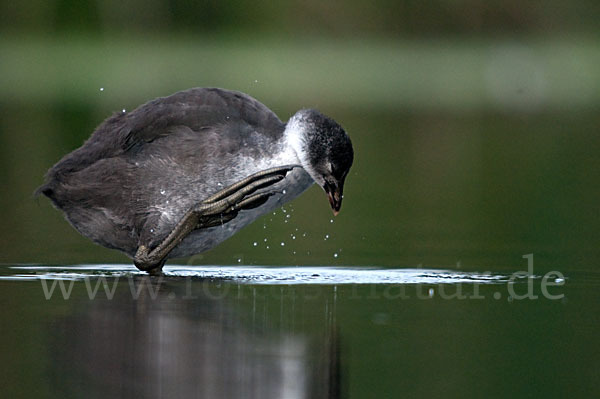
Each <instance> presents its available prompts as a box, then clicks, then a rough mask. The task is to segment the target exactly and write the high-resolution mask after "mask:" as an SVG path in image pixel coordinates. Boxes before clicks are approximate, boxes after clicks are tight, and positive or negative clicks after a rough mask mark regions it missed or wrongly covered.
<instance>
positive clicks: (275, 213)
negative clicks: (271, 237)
mask: <svg viewBox="0 0 600 399" xmlns="http://www.w3.org/2000/svg"><path fill="white" fill-rule="evenodd" d="M275 215H277V212H273V216H275ZM271 220H273V219H271Z"/></svg>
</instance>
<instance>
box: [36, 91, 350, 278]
mask: <svg viewBox="0 0 600 399" xmlns="http://www.w3.org/2000/svg"><path fill="white" fill-rule="evenodd" d="M352 160H353V150H352V144H351V142H350V138H349V137H348V136H347V135H346V132H345V131H344V129H343V128H342V127H341V126H340V125H339V124H337V123H336V122H335V121H334V120H333V119H331V118H329V117H327V116H325V115H323V114H321V113H320V112H318V111H316V110H313V109H304V110H300V111H298V112H297V113H296V114H295V115H293V116H292V117H291V118H290V120H289V121H288V122H287V123H286V124H284V123H283V122H281V121H280V120H279V118H278V117H277V116H276V115H275V114H274V113H273V112H272V111H271V110H269V109H268V108H267V107H266V106H264V105H263V104H261V103H260V102H259V101H257V100H255V99H254V98H252V97H250V96H248V95H246V94H244V93H240V92H235V91H229V90H224V89H216V88H195V89H190V90H185V91H181V92H178V93H175V94H173V95H171V96H169V97H164V98H157V99H155V100H152V101H150V102H148V103H146V104H144V105H142V106H140V107H138V108H137V109H135V110H133V111H131V112H119V113H115V114H114V115H113V116H111V117H109V118H108V119H106V120H105V121H104V122H103V123H102V124H100V126H98V128H97V129H96V130H95V131H94V133H93V134H92V136H91V137H90V138H89V139H88V140H87V141H86V142H85V143H84V144H83V146H81V147H80V148H78V149H76V150H75V151H73V152H72V153H70V154H68V155H66V156H65V157H64V158H63V159H62V160H60V162H58V163H57V164H56V165H54V166H53V167H52V168H51V169H50V170H49V171H48V173H47V174H46V183H45V184H44V185H42V186H41V187H40V188H39V189H38V191H37V192H38V193H42V194H44V195H46V196H47V197H48V198H50V199H51V200H52V202H53V203H54V205H55V206H56V207H57V208H58V209H60V210H62V211H63V212H64V213H65V215H66V218H67V220H68V221H69V222H70V223H71V224H72V225H73V226H74V227H75V228H76V229H77V231H79V232H80V233H81V234H83V235H84V236H86V237H88V238H90V239H92V240H93V241H95V242H97V243H99V244H101V245H104V246H105V247H108V248H114V249H118V250H121V251H123V252H125V253H126V254H127V255H128V256H130V257H132V258H133V261H134V263H135V265H136V266H137V267H138V268H139V269H140V270H146V271H152V272H157V271H160V270H161V269H162V266H163V265H164V263H165V261H166V260H167V259H168V258H173V257H180V256H189V255H193V254H196V253H199V252H202V251H205V250H207V249H210V248H212V247H214V246H215V245H217V244H219V243H220V242H222V241H223V240H225V239H227V238H229V237H230V236H232V235H233V234H234V233H235V232H236V231H238V230H239V229H241V228H242V227H244V226H246V225H247V224H249V223H250V222H252V221H254V220H255V219H256V218H258V217H259V216H260V215H262V214H264V213H266V212H269V211H271V210H273V209H275V208H277V207H280V206H281V205H283V204H284V203H286V202H288V201H291V200H292V199H294V198H296V197H297V196H298V195H300V194H301V193H302V192H303V191H305V190H306V189H307V188H308V187H310V186H311V185H312V184H313V183H314V182H316V183H317V184H319V185H320V186H321V187H322V188H323V189H324V190H325V192H326V193H327V196H328V197H329V202H330V204H331V208H332V209H333V212H334V214H337V213H338V211H339V210H340V206H341V204H342V189H343V186H344V179H345V178H346V175H347V174H348V171H349V169H350V166H351V165H352Z"/></svg>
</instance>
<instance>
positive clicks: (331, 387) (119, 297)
mask: <svg viewBox="0 0 600 399" xmlns="http://www.w3.org/2000/svg"><path fill="white" fill-rule="evenodd" d="M108 281H109V285H111V286H112V283H110V281H111V280H108ZM113 281H114V280H113ZM188 281H189V280H188ZM131 282H133V285H132V286H133V287H135V290H138V289H139V291H138V292H139V297H138V298H137V299H132V298H133V296H132V292H135V290H134V291H132V290H131V289H130V288H131V287H129V283H131ZM205 283H207V281H206V280H203V281H199V280H195V281H194V284H196V285H199V284H205ZM79 284H80V283H79ZM189 288H190V287H185V286H182V284H181V279H170V280H163V279H162V278H161V279H156V278H153V279H150V278H149V277H147V276H146V277H142V276H131V277H130V278H128V283H125V280H123V281H121V282H119V286H118V287H117V289H116V292H115V296H114V298H113V299H112V300H109V299H107V298H106V297H104V298H101V297H100V295H98V297H97V298H95V299H94V300H93V301H89V302H88V301H87V299H86V300H84V301H81V302H79V306H80V309H78V311H76V312H74V313H73V314H71V315H69V316H66V317H64V318H63V319H61V320H59V321H57V322H56V326H55V328H54V327H53V328H52V330H53V331H52V332H51V335H52V338H51V340H53V341H54V342H51V345H50V348H52V351H53V355H52V356H51V357H52V358H53V366H52V370H53V371H52V374H53V376H52V378H53V385H54V386H55V387H60V389H61V390H62V389H64V390H65V392H60V394H68V395H69V396H70V395H73V396H77V397H82V396H86V397H89V396H90V392H91V393H93V396H94V397H96V396H97V397H104V396H107V397H114V396H117V397H122V396H125V397H190V396H193V397H208V398H217V397H222V398H234V397H250V398H324V397H339V396H340V349H339V340H338V338H337V333H336V328H335V323H334V320H333V318H332V314H333V313H332V312H329V313H328V315H327V314H326V317H327V319H328V320H327V322H326V323H325V326H326V327H325V329H324V331H323V333H322V334H316V335H315V336H314V337H311V339H309V338H308V337H306V336H304V335H300V334H292V333H288V332H282V331H279V332H277V331H273V329H272V328H271V327H272V326H271V325H270V323H267V322H265V320H266V316H265V314H263V313H261V312H260V310H261V309H262V307H261V304H260V303H258V304H257V303H256V301H257V299H256V298H254V299H253V303H252V304H250V303H248V306H247V307H248V310H247V311H248V312H250V317H248V314H243V313H242V312H243V311H244V310H243V309H244V304H241V303H238V304H239V305H241V308H240V307H238V308H236V306H235V304H232V303H230V302H231V301H230V300H229V299H230V298H218V295H217V294H215V293H216V292H218V289H219V288H218V286H212V285H211V286H210V290H198V289H194V290H193V295H190V291H189ZM258 300H259V301H260V298H259V299H258ZM240 311H242V312H240ZM252 321H254V322H252ZM315 337H317V338H316V339H315ZM57 389H58V388H57Z"/></svg>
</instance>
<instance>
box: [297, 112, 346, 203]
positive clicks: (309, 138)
mask: <svg viewBox="0 0 600 399" xmlns="http://www.w3.org/2000/svg"><path fill="white" fill-rule="evenodd" d="M286 130H287V133H288V136H289V139H290V140H291V141H292V146H293V148H294V150H295V151H296V154H297V155H298V158H299V159H300V162H301V163H302V167H303V168H304V169H305V170H306V171H307V172H308V174H309V175H310V176H311V177H312V178H313V180H314V181H315V182H316V183H317V184H318V185H319V186H321V187H322V188H323V190H324V191H325V193H326V194H327V196H328V198H329V204H330V205H331V209H332V210H333V214H334V215H337V214H338V212H339V211H340V208H341V206H342V198H343V190H344V180H345V179H346V176H347V175H348V171H349V170H350V167H351V166H352V161H353V159H354V151H353V150H352V142H351V141H350V137H348V135H347V134H346V132H345V131H344V129H343V128H342V127H341V126H340V125H339V124H338V123H337V122H336V121H334V120H333V119H331V118H329V117H327V116H325V115H323V114H322V113H320V112H319V111H317V110H314V109H305V110H301V111H298V112H297V113H296V114H295V115H294V116H293V117H292V118H290V120H289V122H288V124H287V126H286Z"/></svg>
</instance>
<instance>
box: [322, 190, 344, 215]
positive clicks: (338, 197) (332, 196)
mask: <svg viewBox="0 0 600 399" xmlns="http://www.w3.org/2000/svg"><path fill="white" fill-rule="evenodd" d="M323 188H324V189H325V192H326V193H327V198H329V205H331V210H332V211H333V216H337V215H338V213H340V208H341V207H342V192H343V188H344V186H343V182H342V183H341V184H340V185H330V184H325V187H323Z"/></svg>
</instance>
